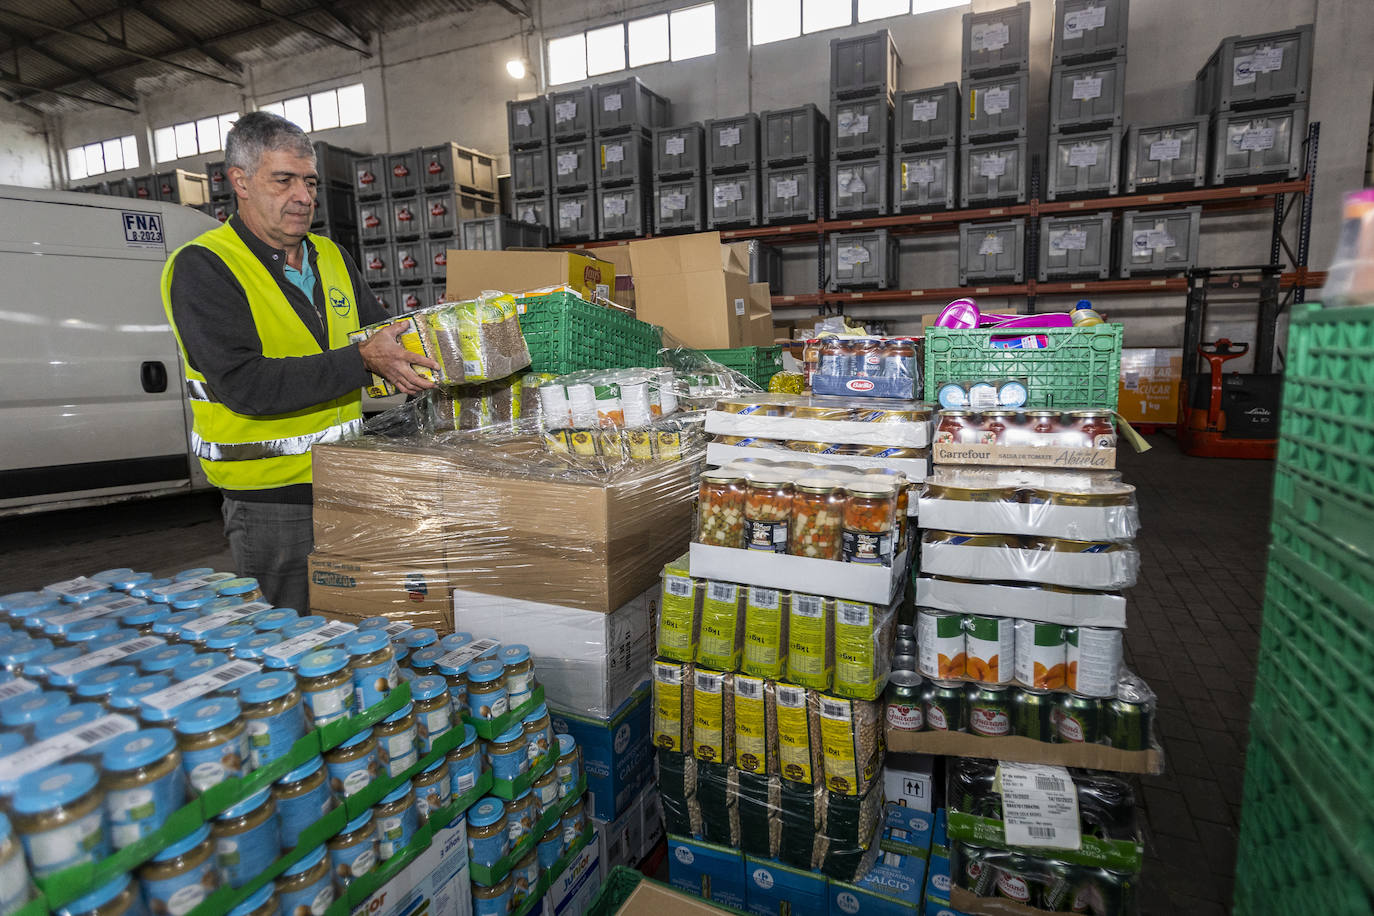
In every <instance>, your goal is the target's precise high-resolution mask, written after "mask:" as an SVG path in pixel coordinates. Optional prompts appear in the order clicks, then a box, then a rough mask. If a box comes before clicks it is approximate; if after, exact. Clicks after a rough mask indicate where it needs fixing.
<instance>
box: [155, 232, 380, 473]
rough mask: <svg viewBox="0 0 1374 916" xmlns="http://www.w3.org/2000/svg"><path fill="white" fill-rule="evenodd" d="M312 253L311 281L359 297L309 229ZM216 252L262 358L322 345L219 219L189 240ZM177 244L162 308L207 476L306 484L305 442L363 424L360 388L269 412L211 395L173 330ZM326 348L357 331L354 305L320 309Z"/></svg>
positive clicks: (340, 262) (331, 251)
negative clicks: (246, 310)
mask: <svg viewBox="0 0 1374 916" xmlns="http://www.w3.org/2000/svg"><path fill="white" fill-rule="evenodd" d="M309 240H310V244H311V246H312V247H313V248H314V249H315V251H316V252H317V253H318V256H317V258H316V274H317V276H316V282H317V283H319V284H321V286H322V288H323V289H330V288H332V287H337V288H338V289H340V290H343V291H345V292H346V293H347V294H348V296H349V299H350V301H352V302H355V303H356V302H357V301H358V296H357V291H356V290H354V289H353V281H352V280H351V279H350V278H349V275H348V268H347V266H346V265H345V263H344V259H343V254H342V252H340V250H339V247H338V246H337V245H335V244H334V243H333V242H332V241H330V240H329V239H326V238H321V237H320V236H317V235H310V236H309ZM188 245H199V246H201V247H202V248H207V249H209V250H210V251H212V252H214V253H215V254H216V255H218V256H219V258H220V259H221V260H222V261H224V263H225V264H226V265H227V266H228V267H229V269H230V271H232V272H233V274H234V277H235V279H237V280H238V281H239V284H240V285H241V286H242V287H243V290H244V292H245V293H246V294H247V296H248V304H249V307H250V308H251V309H252V312H253V322H254V324H256V325H257V329H258V337H259V338H261V341H262V355H263V356H264V357H266V358H268V359H281V358H284V357H289V356H312V355H314V354H317V353H322V352H324V351H323V350H321V348H320V345H319V342H318V341H317V340H316V339H315V335H314V333H312V332H311V330H310V329H309V328H308V327H306V325H305V323H304V322H303V321H301V319H300V316H299V315H297V314H296V310H295V309H294V308H293V307H292V306H291V303H290V301H288V300H287V298H286V294H285V293H283V292H282V290H281V287H280V286H278V285H277V280H276V278H274V277H273V276H272V274H271V272H270V271H269V270H268V269H267V266H266V265H264V264H263V263H262V261H260V260H259V259H258V257H257V256H256V255H254V254H253V252H252V251H251V250H250V249H249V248H248V246H247V245H246V244H244V242H243V239H241V238H240V237H239V234H238V233H237V232H236V231H235V230H234V227H233V226H231V225H229V224H228V223H225V224H224V225H223V226H220V227H219V228H218V229H212V230H210V231H209V232H206V233H205V234H203V235H201V236H199V237H198V238H196V239H194V240H192V241H190V242H188V243H187V245H183V246H182V248H185V247H187V246H188ZM182 248H178V249H177V250H176V251H175V252H173V253H172V256H171V257H170V258H168V259H167V265H166V267H164V268H163V270H162V307H163V309H164V310H165V311H166V312H167V321H168V323H170V324H171V326H172V332H173V333H174V334H176V337H177V346H178V347H180V348H181V359H182V362H183V363H184V364H185V366H186V383H187V385H186V387H187V392H188V397H189V399H190V401H191V415H192V418H193V421H194V422H193V424H192V430H191V448H192V451H194V452H195V454H196V456H197V457H198V458H200V464H201V467H202V468H204V469H205V476H206V477H207V478H209V480H210V482H211V483H212V484H214V485H215V486H217V487H220V488H222V489H226V490H267V489H273V488H276V487H284V486H290V485H291V484H300V483H310V449H311V448H312V447H313V446H314V445H315V444H316V443H318V442H331V441H335V440H337V439H341V438H343V437H344V436H346V435H351V434H353V433H355V432H359V431H361V428H362V395H361V389H359V390H355V391H352V392H350V393H348V394H346V395H343V396H342V397H338V398H335V399H333V400H330V401H324V402H322V403H320V404H315V405H314V406H311V407H307V408H304V409H303V410H297V411H293V412H292V413H285V414H276V415H273V416H249V415H247V414H241V413H235V412H234V411H232V410H230V409H229V408H228V407H226V406H225V405H224V404H222V403H220V401H219V400H218V399H217V398H216V397H215V394H214V392H213V391H212V390H211V389H210V386H209V384H208V383H207V381H206V379H205V376H204V375H202V374H201V373H200V372H198V371H196V370H195V369H193V368H192V367H191V361H190V360H189V359H188V358H187V356H186V345H185V344H183V343H182V340H181V334H180V333H179V332H178V331H177V326H176V319H175V318H174V317H173V315H172V299H171V288H172V270H173V267H174V265H175V263H176V258H177V255H178V254H180V253H181V251H182ZM325 311H326V315H327V321H328V326H327V329H328V342H329V348H330V349H338V348H340V347H346V346H348V344H349V341H348V335H349V333H350V332H351V331H356V330H358V310H357V308H351V309H348V314H347V316H345V317H341V316H340V315H339V314H338V313H337V312H336V311H335V310H334V309H332V308H331V309H326V310H325Z"/></svg>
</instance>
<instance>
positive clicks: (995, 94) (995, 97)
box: [983, 89, 1011, 115]
mask: <svg viewBox="0 0 1374 916" xmlns="http://www.w3.org/2000/svg"><path fill="white" fill-rule="evenodd" d="M1010 107H1011V90H1010V89H985V90H983V111H984V113H986V114H990V115H995V114H1001V113H1002V112H1004V111H1006V110H1007V109H1008V108H1010Z"/></svg>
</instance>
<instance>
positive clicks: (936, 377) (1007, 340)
mask: <svg viewBox="0 0 1374 916" xmlns="http://www.w3.org/2000/svg"><path fill="white" fill-rule="evenodd" d="M925 337H926V339H925V390H926V397H927V398H929V399H930V400H932V401H933V400H935V399H936V397H938V395H939V391H940V386H941V385H944V384H946V383H948V382H995V381H998V380H1001V379H1025V381H1026V390H1027V395H1028V399H1027V401H1026V407H1029V408H1036V407H1044V408H1051V407H1054V408H1058V409H1060V410H1087V409H1099V410H1116V401H1117V395H1118V393H1119V385H1120V379H1121V325H1119V324H1098V325H1092V326H1089V327H1083V328H1024V329H1021V330H1018V331H1005V330H1004V331H998V330H996V329H993V328H981V329H976V330H965V329H962V328H933V327H932V328H926V332H925ZM1041 339H1043V342H1044V343H1045V346H1043V347H1037V346H1028V347H1025V348H1022V347H1021V346H1019V344H1020V343H1021V342H1023V341H1024V342H1026V343H1039V342H1040V340H1041ZM1008 344H1013V345H1015V346H1008Z"/></svg>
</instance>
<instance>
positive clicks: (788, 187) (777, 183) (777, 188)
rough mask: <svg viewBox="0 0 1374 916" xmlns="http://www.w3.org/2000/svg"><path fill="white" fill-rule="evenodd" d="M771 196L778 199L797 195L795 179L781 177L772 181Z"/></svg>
mask: <svg viewBox="0 0 1374 916" xmlns="http://www.w3.org/2000/svg"><path fill="white" fill-rule="evenodd" d="M773 196H774V197H775V198H777V199H778V200H791V199H792V198H793V197H796V196H797V179H795V178H781V179H775V180H774V181H773Z"/></svg>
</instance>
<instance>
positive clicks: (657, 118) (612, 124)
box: [592, 76, 668, 136]
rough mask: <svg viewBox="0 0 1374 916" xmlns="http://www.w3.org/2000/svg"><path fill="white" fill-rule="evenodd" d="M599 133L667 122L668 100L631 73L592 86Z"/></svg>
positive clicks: (653, 126) (639, 128) (647, 127)
mask: <svg viewBox="0 0 1374 916" xmlns="http://www.w3.org/2000/svg"><path fill="white" fill-rule="evenodd" d="M592 104H593V105H595V114H594V116H593V118H594V120H595V122H596V132H597V134H598V135H599V136H609V135H611V134H619V133H625V132H626V131H630V130H644V131H649V130H653V129H654V128H655V127H662V126H663V125H664V124H667V123H668V100H667V99H665V98H664V97H663V96H661V95H659V94H658V93H657V92H654V91H653V90H652V89H650V88H649V87H648V86H645V85H644V84H643V83H641V82H640V81H639V77H637V76H631V77H627V78H626V79H623V80H617V81H616V82H614V83H601V84H599V85H597V86H595V87H593V89H592Z"/></svg>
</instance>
